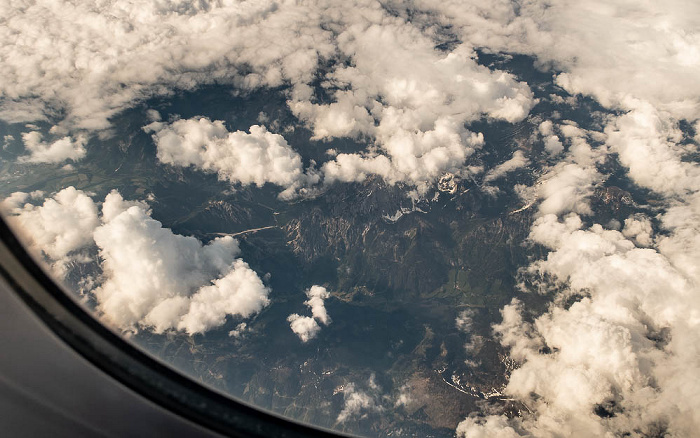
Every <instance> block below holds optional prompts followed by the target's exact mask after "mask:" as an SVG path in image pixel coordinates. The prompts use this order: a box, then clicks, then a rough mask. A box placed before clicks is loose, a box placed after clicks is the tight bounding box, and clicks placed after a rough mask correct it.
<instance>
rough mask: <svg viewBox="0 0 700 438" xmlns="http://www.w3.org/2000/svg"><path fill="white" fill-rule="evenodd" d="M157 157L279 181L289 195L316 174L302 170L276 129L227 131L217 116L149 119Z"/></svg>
mask: <svg viewBox="0 0 700 438" xmlns="http://www.w3.org/2000/svg"><path fill="white" fill-rule="evenodd" d="M146 129H147V130H148V131H152V132H154V134H153V140H154V141H155V143H156V146H157V148H158V159H159V160H160V161H161V162H162V163H166V164H170V165H173V166H194V167H195V168H198V169H202V170H208V171H213V172H216V173H217V174H218V175H219V179H221V180H226V181H230V182H232V183H239V184H243V185H248V184H256V185H258V186H262V185H264V184H265V183H272V184H276V185H278V186H281V187H284V188H285V190H284V191H283V192H282V193H281V194H280V196H281V197H284V198H288V197H291V196H293V195H294V194H295V192H296V191H297V190H298V189H299V188H301V187H303V186H304V185H307V184H313V183H314V182H316V181H317V180H318V177H317V176H315V175H313V174H311V175H307V174H306V173H304V169H303V165H302V162H301V157H300V156H299V154H298V153H296V152H295V151H294V150H293V149H292V148H291V147H290V146H289V145H288V144H287V141H286V140H285V139H284V137H282V136H281V135H279V134H273V133H271V132H269V131H268V130H267V129H266V128H265V127H264V126H258V125H253V126H251V127H250V133H247V132H243V131H235V132H229V131H228V130H227V129H226V126H225V125H224V122H222V121H220V120H216V121H211V120H209V119H207V118H204V117H201V118H194V119H187V120H177V121H175V122H173V123H171V124H166V123H162V122H154V123H152V124H150V125H148V126H147V127H146Z"/></svg>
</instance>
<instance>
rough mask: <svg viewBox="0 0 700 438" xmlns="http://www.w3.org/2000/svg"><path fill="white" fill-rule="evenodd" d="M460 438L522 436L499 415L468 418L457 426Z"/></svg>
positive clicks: (507, 437)
mask: <svg viewBox="0 0 700 438" xmlns="http://www.w3.org/2000/svg"><path fill="white" fill-rule="evenodd" d="M456 432H457V437H458V438H517V437H520V436H522V435H520V434H519V433H517V432H516V431H515V429H513V428H512V427H510V425H509V424H508V421H507V420H506V419H505V418H503V417H500V416H497V415H489V416H487V417H485V418H478V417H474V418H467V419H466V420H464V421H462V422H461V423H459V425H458V426H457V431H456Z"/></svg>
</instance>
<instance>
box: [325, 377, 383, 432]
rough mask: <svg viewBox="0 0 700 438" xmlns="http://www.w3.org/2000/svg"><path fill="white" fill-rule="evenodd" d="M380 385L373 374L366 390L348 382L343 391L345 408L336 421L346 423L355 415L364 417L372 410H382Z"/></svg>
mask: <svg viewBox="0 0 700 438" xmlns="http://www.w3.org/2000/svg"><path fill="white" fill-rule="evenodd" d="M380 390H381V388H379V386H378V385H377V383H376V382H375V376H374V374H372V375H371V376H370V378H369V380H368V382H367V387H366V391H365V390H361V389H358V388H357V385H355V384H354V383H348V384H346V385H345V386H344V387H343V389H342V391H343V402H344V404H343V409H342V410H341V411H340V413H339V414H338V418H337V419H336V421H337V422H338V423H344V422H346V421H348V420H349V419H351V418H353V417H360V418H364V417H365V416H367V414H369V413H371V412H381V411H382V410H383V409H384V407H383V406H382V405H381V403H380V402H379V400H378V398H379V395H380Z"/></svg>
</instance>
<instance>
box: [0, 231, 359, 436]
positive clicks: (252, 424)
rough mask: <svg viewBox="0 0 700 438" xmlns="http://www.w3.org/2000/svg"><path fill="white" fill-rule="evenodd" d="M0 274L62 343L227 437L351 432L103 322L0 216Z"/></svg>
mask: <svg viewBox="0 0 700 438" xmlns="http://www.w3.org/2000/svg"><path fill="white" fill-rule="evenodd" d="M0 276H2V277H3V278H4V279H5V280H6V281H7V283H8V284H9V286H10V288H11V289H12V290H13V291H14V292H15V293H16V294H17V295H18V296H19V297H20V298H21V299H22V301H23V302H24V303H26V304H27V306H28V307H29V308H30V309H31V310H32V311H33V312H34V313H35V314H36V315H37V316H38V317H39V318H40V319H41V320H42V321H43V322H44V324H46V326H47V327H48V328H49V329H50V330H51V331H52V332H53V333H55V334H56V335H57V336H58V337H59V338H60V339H61V340H63V342H65V343H66V344H67V345H68V346H69V347H71V348H72V349H73V350H75V351H76V352H77V353H78V354H80V355H81V356H82V357H83V358H85V359H87V360H88V361H89V362H91V363H92V364H93V365H95V366H96V367H97V368H98V369H100V370H101V371H102V372H104V373H106V374H108V375H109V376H111V377H112V378H114V379H116V380H117V381H118V382H120V383H121V384H123V385H124V386H126V387H128V388H130V389H132V390H133V391H135V392H136V393H138V394H140V395H142V396H143V397H145V398H146V399H148V400H150V401H152V402H154V403H156V404H157V405H159V406H161V407H163V408H165V409H167V410H168V411H170V412H172V413H174V414H176V415H178V416H180V417H182V418H185V419H187V420H190V421H192V422H194V423H195V424H198V425H200V426H203V427H205V428H207V429H210V430H212V431H214V432H217V433H220V434H223V435H225V436H231V437H261V438H262V437H264V438H274V437H280V438H282V437H284V438H296V437H312V438H313V437H319V438H321V437H328V438H330V437H350V436H351V435H347V434H343V433H341V432H338V431H331V430H329V429H322V428H319V427H316V426H312V425H309V424H304V423H301V422H298V421H295V420H292V419H289V418H286V417H283V416H281V415H278V414H275V413H273V412H269V411H265V410H262V409H261V408H258V407H255V406H254V405H251V404H248V403H245V402H242V401H239V400H236V399H234V398H232V397H230V396H227V395H225V394H223V393H220V392H217V391H215V390H213V389H210V388H208V387H206V386H204V385H202V384H199V383H197V382H196V381H194V380H193V379H191V378H189V377H187V376H185V375H184V374H182V373H180V372H178V371H176V370H174V369H173V368H171V367H169V366H167V365H165V364H164V363H162V362H160V361H158V360H157V359H155V358H154V357H152V356H150V355H149V354H147V353H145V352H144V351H142V350H140V349H139V348H137V347H136V346H135V345H133V344H131V343H129V342H128V341H127V340H125V339H124V338H122V337H121V336H119V335H118V334H117V333H115V332H114V331H112V330H111V329H109V328H107V327H106V326H104V325H103V324H102V323H100V322H99V320H98V319H97V318H96V317H95V316H94V315H92V314H91V313H90V312H89V311H88V310H87V309H85V308H83V307H82V306H81V305H80V304H78V303H77V302H76V301H75V300H74V299H73V298H72V297H70V296H69V295H68V294H67V293H66V292H65V291H64V290H63V289H62V288H61V287H60V286H59V285H58V284H57V283H56V282H54V280H52V279H51V277H50V276H49V275H48V274H47V273H46V272H45V271H44V270H43V269H42V268H41V267H40V266H39V264H38V263H37V262H36V261H35V260H34V258H33V257H32V256H30V255H29V253H28V252H27V251H26V249H25V247H24V245H23V244H22V243H21V242H20V240H19V239H18V238H17V237H16V236H15V234H14V232H13V231H12V230H11V229H10V228H9V226H8V225H7V223H6V222H5V221H4V219H3V218H2V217H0Z"/></svg>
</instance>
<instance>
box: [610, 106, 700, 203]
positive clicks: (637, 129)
mask: <svg viewBox="0 0 700 438" xmlns="http://www.w3.org/2000/svg"><path fill="white" fill-rule="evenodd" d="M629 106H630V107H634V109H633V110H632V111H630V112H629V113H627V114H625V115H623V116H621V117H618V118H617V119H615V120H614V121H613V122H612V123H610V124H609V125H608V126H607V127H606V130H605V132H606V134H607V136H608V141H607V143H608V144H609V145H610V148H611V150H612V151H613V152H616V153H617V154H618V155H619V157H620V162H621V163H622V164H623V165H624V166H625V167H627V168H628V169H629V175H630V177H631V178H632V179H633V180H634V181H635V182H636V183H637V184H639V185H640V186H642V187H646V188H649V189H651V190H654V191H656V192H659V193H661V194H664V195H667V196H683V195H686V194H688V193H689V192H695V191H697V190H698V188H700V167H699V166H697V165H696V164H693V163H690V162H686V161H683V160H682V159H681V156H682V150H681V148H680V147H679V146H678V145H677V143H678V142H679V141H680V139H681V132H680V130H679V129H678V128H677V126H676V123H674V121H673V119H672V118H670V117H669V115H668V114H667V113H664V112H662V111H658V110H657V109H655V108H654V107H652V106H651V105H650V104H648V103H645V102H640V101H632V100H630V101H629Z"/></svg>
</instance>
